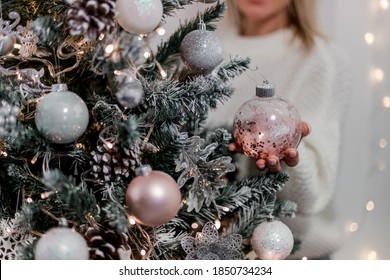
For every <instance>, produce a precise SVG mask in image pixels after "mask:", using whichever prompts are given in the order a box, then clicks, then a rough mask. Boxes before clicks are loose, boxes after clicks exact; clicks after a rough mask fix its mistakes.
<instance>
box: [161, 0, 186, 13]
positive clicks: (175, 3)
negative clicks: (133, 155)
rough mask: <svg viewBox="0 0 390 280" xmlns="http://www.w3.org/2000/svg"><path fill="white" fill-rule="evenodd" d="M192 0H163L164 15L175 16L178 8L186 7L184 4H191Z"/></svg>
mask: <svg viewBox="0 0 390 280" xmlns="http://www.w3.org/2000/svg"><path fill="white" fill-rule="evenodd" d="M193 2H194V1H192V0H162V4H163V14H164V16H173V15H174V13H175V11H176V10H179V9H184V7H183V6H185V5H190V4H192V3H193Z"/></svg>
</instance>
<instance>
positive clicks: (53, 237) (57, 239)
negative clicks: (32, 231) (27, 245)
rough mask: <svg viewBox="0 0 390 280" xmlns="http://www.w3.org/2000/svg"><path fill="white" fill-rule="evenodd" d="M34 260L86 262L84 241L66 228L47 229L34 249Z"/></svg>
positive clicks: (86, 247) (86, 253)
mask: <svg viewBox="0 0 390 280" xmlns="http://www.w3.org/2000/svg"><path fill="white" fill-rule="evenodd" d="M34 256H35V259H36V260H88V258H89V249H88V246H87V242H86V241H85V239H84V238H83V237H82V236H81V235H80V234H79V233H77V232H75V231H73V230H71V229H70V228H67V227H56V228H51V229H49V230H48V231H47V232H46V233H45V235H44V236H43V237H41V238H40V239H39V240H38V242H37V245H36V247H35V253H34Z"/></svg>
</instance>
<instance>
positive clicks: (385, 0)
mask: <svg viewBox="0 0 390 280" xmlns="http://www.w3.org/2000/svg"><path fill="white" fill-rule="evenodd" d="M379 6H380V7H381V8H382V9H383V10H387V9H388V8H389V1H388V0H381V1H380V2H379Z"/></svg>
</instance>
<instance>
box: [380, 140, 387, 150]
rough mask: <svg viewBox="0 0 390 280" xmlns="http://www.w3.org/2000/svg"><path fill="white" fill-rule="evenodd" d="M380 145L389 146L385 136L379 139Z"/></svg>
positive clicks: (382, 146)
mask: <svg viewBox="0 0 390 280" xmlns="http://www.w3.org/2000/svg"><path fill="white" fill-rule="evenodd" d="M379 147H381V148H382V149H384V148H386V147H387V140H386V139H385V138H381V139H380V140H379Z"/></svg>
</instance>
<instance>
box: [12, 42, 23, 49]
mask: <svg viewBox="0 0 390 280" xmlns="http://www.w3.org/2000/svg"><path fill="white" fill-rule="evenodd" d="M21 47H22V45H21V44H18V43H16V44H14V48H15V49H18V50H20V48H21Z"/></svg>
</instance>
